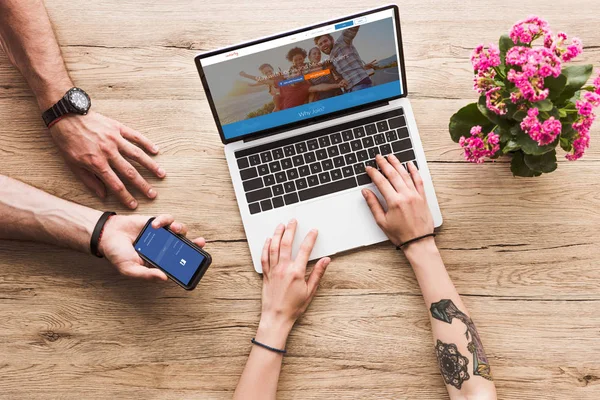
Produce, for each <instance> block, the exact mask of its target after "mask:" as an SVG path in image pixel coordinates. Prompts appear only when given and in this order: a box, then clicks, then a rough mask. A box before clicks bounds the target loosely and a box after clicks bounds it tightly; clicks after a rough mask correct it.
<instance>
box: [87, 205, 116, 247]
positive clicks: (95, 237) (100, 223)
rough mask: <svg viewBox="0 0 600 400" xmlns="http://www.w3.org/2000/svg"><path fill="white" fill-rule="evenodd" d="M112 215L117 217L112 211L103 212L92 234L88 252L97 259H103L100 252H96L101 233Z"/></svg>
mask: <svg viewBox="0 0 600 400" xmlns="http://www.w3.org/2000/svg"><path fill="white" fill-rule="evenodd" d="M113 215H117V213H116V212H114V211H106V212H104V213H103V214H102V216H101V217H100V219H99V220H98V222H96V226H95V227H94V231H93V232H92V238H91V239H90V252H91V253H92V254H93V255H95V256H96V257H98V258H103V256H102V254H100V251H98V246H99V245H100V239H101V237H102V232H104V225H105V224H106V222H107V221H108V219H109V218H110V217H112V216H113Z"/></svg>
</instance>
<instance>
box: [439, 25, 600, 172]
mask: <svg viewBox="0 0 600 400" xmlns="http://www.w3.org/2000/svg"><path fill="white" fill-rule="evenodd" d="M582 51H583V46H582V44H581V41H580V40H579V39H577V38H573V39H571V40H570V41H569V39H568V37H567V35H566V34H565V33H562V32H560V33H558V34H556V35H553V34H552V32H551V31H550V27H549V26H548V23H547V22H546V21H544V20H543V19H540V18H538V17H529V18H527V19H526V20H523V21H519V22H517V23H516V24H515V25H514V26H513V27H512V29H511V30H510V33H509V35H503V36H501V37H500V42H499V46H495V45H493V44H490V45H488V46H487V47H484V46H483V45H480V46H478V47H477V48H475V50H473V54H472V56H471V62H472V64H473V68H474V73H475V78H474V81H475V84H474V89H475V91H477V92H478V93H479V94H480V97H479V101H478V102H477V103H471V104H468V105H466V106H465V107H463V108H461V109H460V110H459V111H458V112H457V113H456V114H454V115H453V116H452V118H450V126H449V129H450V136H451V137H452V140H454V141H455V142H457V143H459V144H460V146H461V147H462V148H463V150H464V155H465V159H466V160H467V161H470V162H474V163H482V162H483V161H484V158H486V157H487V158H490V159H496V158H498V157H500V156H502V155H505V154H510V155H512V162H511V171H512V173H513V175H515V176H539V175H541V174H542V173H547V172H552V171H554V170H555V169H556V167H557V164H556V147H557V146H558V145H559V144H560V147H561V148H562V149H563V150H564V151H565V152H566V155H565V157H566V158H567V159H568V160H571V161H574V160H577V159H579V158H581V157H582V156H583V154H584V153H585V150H586V149H587V148H588V147H589V145H590V127H591V125H592V123H593V122H594V118H595V115H594V113H593V112H592V110H593V108H594V107H598V106H599V105H600V76H598V77H597V78H596V79H595V80H594V82H593V85H590V86H584V85H585V84H586V82H587V81H588V79H589V78H590V75H591V74H592V70H593V66H592V65H573V66H565V64H567V63H568V62H570V61H571V60H573V59H574V58H575V57H577V56H578V55H580V54H581V53H582Z"/></svg>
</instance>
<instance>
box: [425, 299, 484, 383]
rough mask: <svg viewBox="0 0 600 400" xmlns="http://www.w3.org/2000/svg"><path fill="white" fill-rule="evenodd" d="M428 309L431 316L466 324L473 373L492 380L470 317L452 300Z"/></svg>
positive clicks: (433, 305)
mask: <svg viewBox="0 0 600 400" xmlns="http://www.w3.org/2000/svg"><path fill="white" fill-rule="evenodd" d="M430 311H431V316H432V317H433V318H435V319H437V320H440V321H442V322H445V323H447V324H451V323H452V319H453V318H456V319H458V320H459V321H461V322H462V323H463V324H465V325H466V326H467V331H466V332H465V336H466V337H467V340H469V343H467V349H468V350H469V352H471V353H473V375H478V376H481V377H483V378H485V379H487V380H489V381H491V380H493V379H492V371H491V369H490V363H489V361H488V359H487V356H486V355H485V352H484V351H483V344H482V343H481V339H480V338H479V334H478V333H477V329H475V324H474V323H473V321H472V320H471V318H469V317H468V316H467V315H466V314H465V313H463V312H462V311H460V310H459V309H458V307H456V305H454V303H453V302H452V300H448V299H445V300H440V301H438V302H437V303H433V304H432V305H431V308H430ZM438 359H439V355H438ZM440 365H441V364H440ZM467 379H468V378H467ZM446 383H448V382H446ZM459 389H460V388H459Z"/></svg>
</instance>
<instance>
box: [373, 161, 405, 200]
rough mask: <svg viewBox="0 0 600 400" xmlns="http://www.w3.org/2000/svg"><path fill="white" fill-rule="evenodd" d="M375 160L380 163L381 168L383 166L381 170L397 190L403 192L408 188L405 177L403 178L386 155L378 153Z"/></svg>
mask: <svg viewBox="0 0 600 400" xmlns="http://www.w3.org/2000/svg"><path fill="white" fill-rule="evenodd" d="M375 161H377V165H379V168H381V171H382V172H383V174H384V175H385V177H386V178H387V179H388V181H390V183H391V184H392V186H393V187H394V189H395V191H396V192H401V191H403V190H404V189H406V183H404V179H402V177H401V176H400V174H399V173H398V171H397V170H396V168H394V167H393V166H392V164H390V163H389V162H388V160H386V159H385V157H383V156H382V155H379V154H378V155H377V156H376V157H375Z"/></svg>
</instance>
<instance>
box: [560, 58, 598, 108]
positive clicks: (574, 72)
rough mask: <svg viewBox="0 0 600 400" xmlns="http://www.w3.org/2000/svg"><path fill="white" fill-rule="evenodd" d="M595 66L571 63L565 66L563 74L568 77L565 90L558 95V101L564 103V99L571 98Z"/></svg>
mask: <svg viewBox="0 0 600 400" xmlns="http://www.w3.org/2000/svg"><path fill="white" fill-rule="evenodd" d="M593 69H594V66H593V65H592V64H586V65H571V66H569V67H565V68H563V70H562V75H564V76H565V77H566V79H567V83H566V85H565V88H564V90H563V91H562V93H561V94H560V96H559V97H558V99H557V101H556V103H557V104H562V103H563V102H564V101H566V100H568V99H570V98H571V97H573V96H574V95H575V92H577V91H578V90H579V89H581V87H582V86H583V85H585V83H586V82H587V81H588V79H589V78H590V75H592V70H593Z"/></svg>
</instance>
